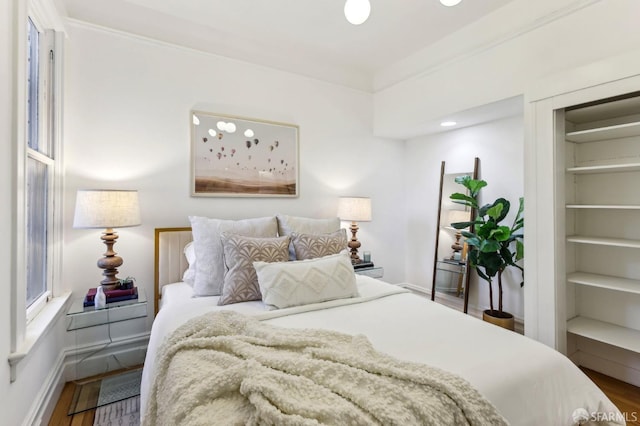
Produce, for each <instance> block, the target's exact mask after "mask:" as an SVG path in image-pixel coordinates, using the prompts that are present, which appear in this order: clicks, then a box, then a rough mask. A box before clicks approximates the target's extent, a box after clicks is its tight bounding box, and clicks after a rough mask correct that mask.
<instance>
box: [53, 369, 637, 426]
mask: <svg viewBox="0 0 640 426" xmlns="http://www.w3.org/2000/svg"><path fill="white" fill-rule="evenodd" d="M582 371H584V373H585V374H586V375H587V376H589V378H591V380H593V382H594V383H595V384H596V385H598V387H599V388H600V389H602V391H603V392H604V393H605V395H607V396H608V397H609V399H610V400H611V401H612V402H613V403H614V404H615V405H616V407H618V408H619V409H620V411H622V412H623V413H626V419H627V424H628V425H630V426H640V388H639V387H636V386H633V385H630V384H628V383H625V382H621V381H620V380H616V379H614V378H612V377H609V376H605V375H604V374H600V373H597V372H595V371H592V370H588V369H586V368H582ZM121 372H123V371H119V372H113V373H109V374H103V375H101V376H97V377H92V378H89V379H84V380H82V381H78V382H67V383H66V384H65V386H64V389H63V390H62V394H61V395H60V399H59V400H58V403H57V404H56V408H55V410H54V412H53V415H52V416H51V420H50V421H49V426H92V425H93V419H94V416H95V413H96V410H95V409H93V410H88V411H85V412H83V413H78V414H74V415H73V416H68V415H67V411H68V410H69V405H70V404H71V401H72V399H73V394H74V392H75V390H76V386H78V385H80V384H82V383H86V382H89V381H92V380H98V379H101V378H103V377H107V376H109V375H112V374H117V373H121Z"/></svg>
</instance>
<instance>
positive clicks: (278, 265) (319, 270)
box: [253, 252, 358, 308]
mask: <svg viewBox="0 0 640 426" xmlns="http://www.w3.org/2000/svg"><path fill="white" fill-rule="evenodd" d="M253 266H254V268H255V269H256V273H257V275H258V284H259V285H260V292H261V293H262V301H263V302H264V303H265V304H266V305H270V306H272V307H275V308H286V307H289V306H298V305H307V304H309V303H318V302H325V301H327V300H334V299H344V298H348V297H355V296H358V288H357V286H356V277H355V272H354V270H353V266H352V264H351V259H350V257H349V254H348V253H347V252H344V253H339V254H334V255H330V256H325V257H319V258H315V259H308V260H298V261H291V262H275V263H267V262H254V263H253Z"/></svg>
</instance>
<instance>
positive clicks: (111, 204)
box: [73, 189, 141, 228]
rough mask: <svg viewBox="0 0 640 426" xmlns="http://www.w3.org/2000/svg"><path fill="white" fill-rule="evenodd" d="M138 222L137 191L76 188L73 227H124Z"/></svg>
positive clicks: (138, 223) (135, 224)
mask: <svg viewBox="0 0 640 426" xmlns="http://www.w3.org/2000/svg"><path fill="white" fill-rule="evenodd" d="M140 223H141V221H140V205H139V203H138V191H126V190H100V189H91V190H85V189H81V190H78V194H77V196H76V210H75V214H74V217H73V227H74V228H125V227H128V226H137V225H140Z"/></svg>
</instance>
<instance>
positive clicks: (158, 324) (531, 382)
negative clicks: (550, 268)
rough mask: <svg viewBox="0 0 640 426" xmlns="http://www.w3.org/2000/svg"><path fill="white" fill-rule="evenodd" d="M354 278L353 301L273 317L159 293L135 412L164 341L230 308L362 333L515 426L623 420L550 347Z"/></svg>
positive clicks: (255, 305)
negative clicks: (451, 380) (459, 386)
mask: <svg viewBox="0 0 640 426" xmlns="http://www.w3.org/2000/svg"><path fill="white" fill-rule="evenodd" d="M357 279H358V290H359V292H360V295H361V297H360V298H354V299H343V300H339V301H332V302H324V303H319V304H315V305H307V306H304V307H295V308H288V309H281V310H277V311H267V310H266V308H265V306H264V305H263V304H262V303H261V302H246V303H239V304H234V305H226V306H217V305H216V303H217V297H206V298H191V297H189V291H188V289H185V288H184V287H182V286H183V284H178V285H177V287H175V288H173V289H171V290H169V289H167V290H165V292H166V293H163V300H164V302H163V307H162V309H161V311H160V312H159V314H158V316H157V317H156V320H155V322H154V324H153V329H152V333H151V338H150V341H149V349H148V352H147V358H146V361H145V366H144V372H143V381H142V406H143V407H144V406H145V404H146V398H147V394H148V390H149V386H150V383H151V378H152V377H153V368H154V355H155V353H156V351H157V348H158V347H159V345H160V344H161V343H162V341H163V340H164V338H165V336H167V335H168V334H169V333H171V332H172V331H173V330H175V329H176V328H177V327H179V326H180V325H181V324H182V323H184V322H185V321H186V320H188V319H190V318H194V317H196V316H198V315H201V314H203V313H205V312H209V311H211V310H220V309H233V310H234V311H237V312H240V313H243V314H247V315H253V316H257V317H258V318H259V319H261V320H264V321H265V322H268V323H269V324H273V325H278V326H283V327H293V328H326V329H332V330H336V331H340V332H344V333H350V334H364V335H366V336H367V337H368V338H369V340H370V341H371V342H372V344H373V345H374V347H375V348H376V349H378V350H380V351H382V352H386V353H387V354H389V355H392V356H394V357H397V358H399V359H402V360H406V361H414V362H422V363H425V364H429V365H432V366H435V367H439V368H442V369H444V370H448V371H450V372H453V373H456V374H459V375H460V376H462V377H464V378H465V379H467V380H468V381H469V382H470V383H471V384H472V385H474V386H475V387H476V388H477V389H478V390H479V391H480V392H481V393H482V394H484V395H485V396H486V397H487V398H488V399H489V400H490V401H491V402H492V403H493V404H494V405H495V406H496V408H497V409H498V411H499V412H500V413H501V414H502V415H503V416H504V417H505V418H506V419H507V420H508V421H509V422H510V423H511V424H514V425H572V424H574V421H573V417H572V416H573V413H574V411H575V410H576V409H579V408H584V409H585V410H586V411H587V412H588V413H600V415H599V418H607V419H622V418H623V417H622V415H620V414H619V412H618V410H617V409H616V408H615V406H614V405H613V404H612V403H611V402H610V401H609V400H608V399H607V398H606V396H605V395H604V394H603V393H602V392H601V391H600V390H599V389H598V388H597V387H596V386H595V385H594V384H593V383H592V382H591V381H590V380H589V379H588V378H587V377H586V376H585V375H584V374H583V373H582V372H581V371H580V370H579V369H578V368H577V367H576V366H575V365H574V364H573V363H571V361H569V360H568V359H567V358H566V357H564V356H563V355H561V354H559V353H558V352H556V351H554V350H552V349H551V348H548V347H547V346H545V345H543V344H541V343H539V342H536V341H534V340H531V339H528V338H526V337H523V336H521V335H519V334H516V333H513V332H510V331H507V330H503V329H501V328H499V327H496V326H494V325H491V324H488V323H484V322H483V321H480V320H478V319H476V318H473V317H471V316H468V315H463V314H461V313H459V312H456V311H454V310H451V309H449V308H447V307H444V306H442V305H439V304H436V303H433V302H431V301H429V300H426V299H424V298H422V297H420V296H417V295H414V294H411V293H409V292H406V291H404V290H402V289H400V288H399V287H396V286H392V285H390V284H386V283H383V282H381V281H379V280H375V279H372V278H369V277H365V276H360V275H358V276H357ZM171 286H173V285H171ZM171 286H169V287H171ZM165 287H167V286H165ZM165 294H167V295H168V296H166V299H165ZM379 296H381V297H379ZM141 411H142V412H144V409H143V410H141ZM620 423H621V424H623V422H620Z"/></svg>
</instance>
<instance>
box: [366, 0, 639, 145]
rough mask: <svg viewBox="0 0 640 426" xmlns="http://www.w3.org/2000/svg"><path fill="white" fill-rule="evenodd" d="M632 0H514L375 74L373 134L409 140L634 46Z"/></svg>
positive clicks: (635, 12) (635, 28) (634, 1)
mask: <svg viewBox="0 0 640 426" xmlns="http://www.w3.org/2000/svg"><path fill="white" fill-rule="evenodd" d="M638 16H640V2H638V1H637V0H601V1H593V0H536V1H535V2H533V1H531V0H516V1H513V2H511V3H509V4H508V5H506V6H505V7H503V8H500V9H498V10H497V11H496V12H495V13H493V14H491V15H489V16H487V17H484V18H483V19H481V20H479V21H478V22H477V23H475V24H474V25H472V26H470V27H468V28H465V29H463V30H461V31H459V32H458V33H454V34H453V35H451V36H449V37H446V38H444V39H443V40H441V41H440V42H439V43H437V44H435V45H434V46H430V47H429V48H426V49H424V50H423V51H421V52H419V53H417V54H416V55H414V56H413V57H410V58H407V59H406V60H404V61H401V62H400V63H399V64H391V65H390V66H389V69H386V70H383V71H381V72H380V73H379V75H378V76H377V79H378V80H379V83H378V86H380V81H395V80H397V79H398V78H400V77H404V78H403V80H402V81H401V82H399V83H396V84H393V85H391V86H385V87H384V88H383V89H381V90H379V91H377V92H376V94H375V98H374V102H375V104H374V108H375V134H376V135H379V136H393V137H401V138H410V137H415V136H417V135H420V134H422V130H421V129H424V128H425V127H426V125H427V124H428V123H430V122H431V121H433V120H438V119H440V118H443V117H446V116H448V115H449V114H451V113H455V112H458V111H462V110H466V109H469V108H474V107H478V106H481V105H485V104H488V103H491V102H495V101H499V100H502V99H506V98H510V97H513V96H518V95H522V94H523V93H526V92H527V89H528V87H529V86H530V85H531V84H533V83H534V82H536V81H537V80H539V79H541V78H543V77H546V76H548V75H551V74H555V73H557V72H560V71H563V70H567V69H572V68H575V67H578V66H581V65H584V64H589V63H591V62H594V61H597V60H600V59H602V58H607V57H611V56H615V55H619V54H621V53H623V52H627V51H630V50H634V49H637V48H638V47H639V46H640V31H638Z"/></svg>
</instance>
